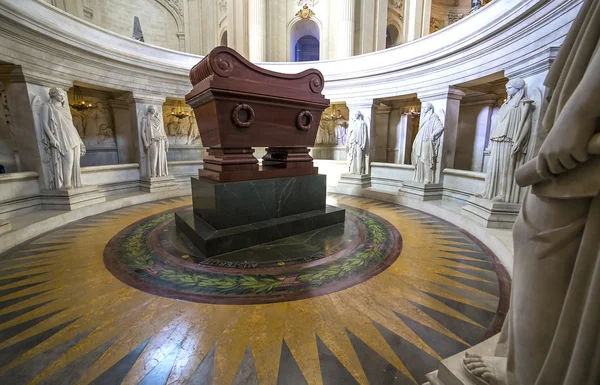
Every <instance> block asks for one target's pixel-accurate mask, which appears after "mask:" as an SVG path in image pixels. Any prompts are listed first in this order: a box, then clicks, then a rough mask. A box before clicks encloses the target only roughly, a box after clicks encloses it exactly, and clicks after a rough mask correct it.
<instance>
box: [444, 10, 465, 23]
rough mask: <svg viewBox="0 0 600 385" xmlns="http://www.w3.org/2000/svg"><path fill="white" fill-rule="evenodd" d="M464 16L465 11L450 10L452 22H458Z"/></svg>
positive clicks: (449, 15)
mask: <svg viewBox="0 0 600 385" xmlns="http://www.w3.org/2000/svg"><path fill="white" fill-rule="evenodd" d="M463 17H465V14H464V13H456V12H448V22H449V23H450V24H454V23H456V22H457V21H459V20H460V19H462V18H463Z"/></svg>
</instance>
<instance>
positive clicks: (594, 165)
mask: <svg viewBox="0 0 600 385" xmlns="http://www.w3.org/2000/svg"><path fill="white" fill-rule="evenodd" d="M545 85H546V86H547V87H548V90H549V91H550V93H549V95H550V97H549V98H547V99H549V100H548V104H547V108H545V111H543V116H541V117H540V121H541V122H542V127H543V129H545V130H547V131H548V136H547V137H546V139H545V140H544V142H543V143H542V146H541V147H540V151H539V154H538V157H537V171H538V173H539V174H540V175H542V176H546V177H548V176H551V179H549V180H547V181H545V182H541V183H539V184H534V185H533V186H532V188H531V190H530V191H529V192H528V193H527V194H525V197H524V200H523V205H522V208H521V213H520V214H519V217H518V218H517V221H516V223H515V226H514V229H513V239H514V268H513V271H514V273H513V274H514V275H513V283H512V297H511V308H510V311H509V313H508V315H507V317H506V320H505V323H504V327H503V330H502V332H501V335H500V340H499V343H498V346H497V347H496V352H495V356H494V357H480V356H477V355H474V356H471V355H468V356H467V357H466V358H465V359H464V360H463V365H464V366H463V368H464V369H465V373H467V374H468V375H470V376H471V377H472V379H474V381H475V382H477V383H478V384H508V385H597V384H600V306H598V301H599V299H600V196H599V193H600V156H599V155H590V154H587V144H588V143H589V142H590V138H591V137H592V136H593V135H594V134H595V133H597V132H598V131H599V123H598V117H599V116H600V103H598V101H597V97H598V90H599V89H600V2H599V1H597V0H585V1H584V3H583V5H582V8H581V10H580V11H579V15H578V16H577V18H576V19H575V22H574V23H573V25H572V27H571V30H570V32H569V33H568V35H567V38H566V40H565V41H564V43H563V45H562V47H561V49H560V51H559V53H558V56H557V58H556V60H555V61H554V63H553V64H552V67H551V68H550V72H549V73H548V77H547V78H546V82H545Z"/></svg>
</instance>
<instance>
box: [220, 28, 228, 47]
mask: <svg viewBox="0 0 600 385" xmlns="http://www.w3.org/2000/svg"><path fill="white" fill-rule="evenodd" d="M220 45H222V46H225V47H227V31H224V32H223V34H222V35H221V44H220Z"/></svg>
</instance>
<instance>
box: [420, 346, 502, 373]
mask: <svg viewBox="0 0 600 385" xmlns="http://www.w3.org/2000/svg"><path fill="white" fill-rule="evenodd" d="M498 337H499V335H498V334H497V335H495V336H493V337H492V338H489V339H487V340H485V341H483V342H482V343H480V344H478V345H475V346H473V347H471V348H469V349H467V350H465V351H463V352H460V353H458V354H455V355H453V356H452V357H448V358H446V359H444V360H442V361H440V366H439V369H438V370H436V371H435V372H431V373H429V374H427V375H426V377H427V379H428V380H429V382H426V383H425V384H423V385H476V384H474V383H473V382H472V381H471V380H470V379H469V377H467V375H466V374H465V373H464V372H463V369H462V359H463V358H464V357H465V353H470V354H479V355H480V356H488V357H490V356H493V355H494V352H495V350H496V345H497V344H498Z"/></svg>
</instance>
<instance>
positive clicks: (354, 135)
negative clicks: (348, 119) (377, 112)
mask: <svg viewBox="0 0 600 385" xmlns="http://www.w3.org/2000/svg"><path fill="white" fill-rule="evenodd" d="M368 137H369V126H368V124H367V122H365V119H364V116H363V114H362V112H360V111H356V114H355V116H354V121H353V122H352V124H351V125H350V132H348V141H347V142H346V151H347V152H348V172H349V173H350V174H357V175H360V174H364V173H365V156H366V151H365V150H366V148H367V143H368Z"/></svg>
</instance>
